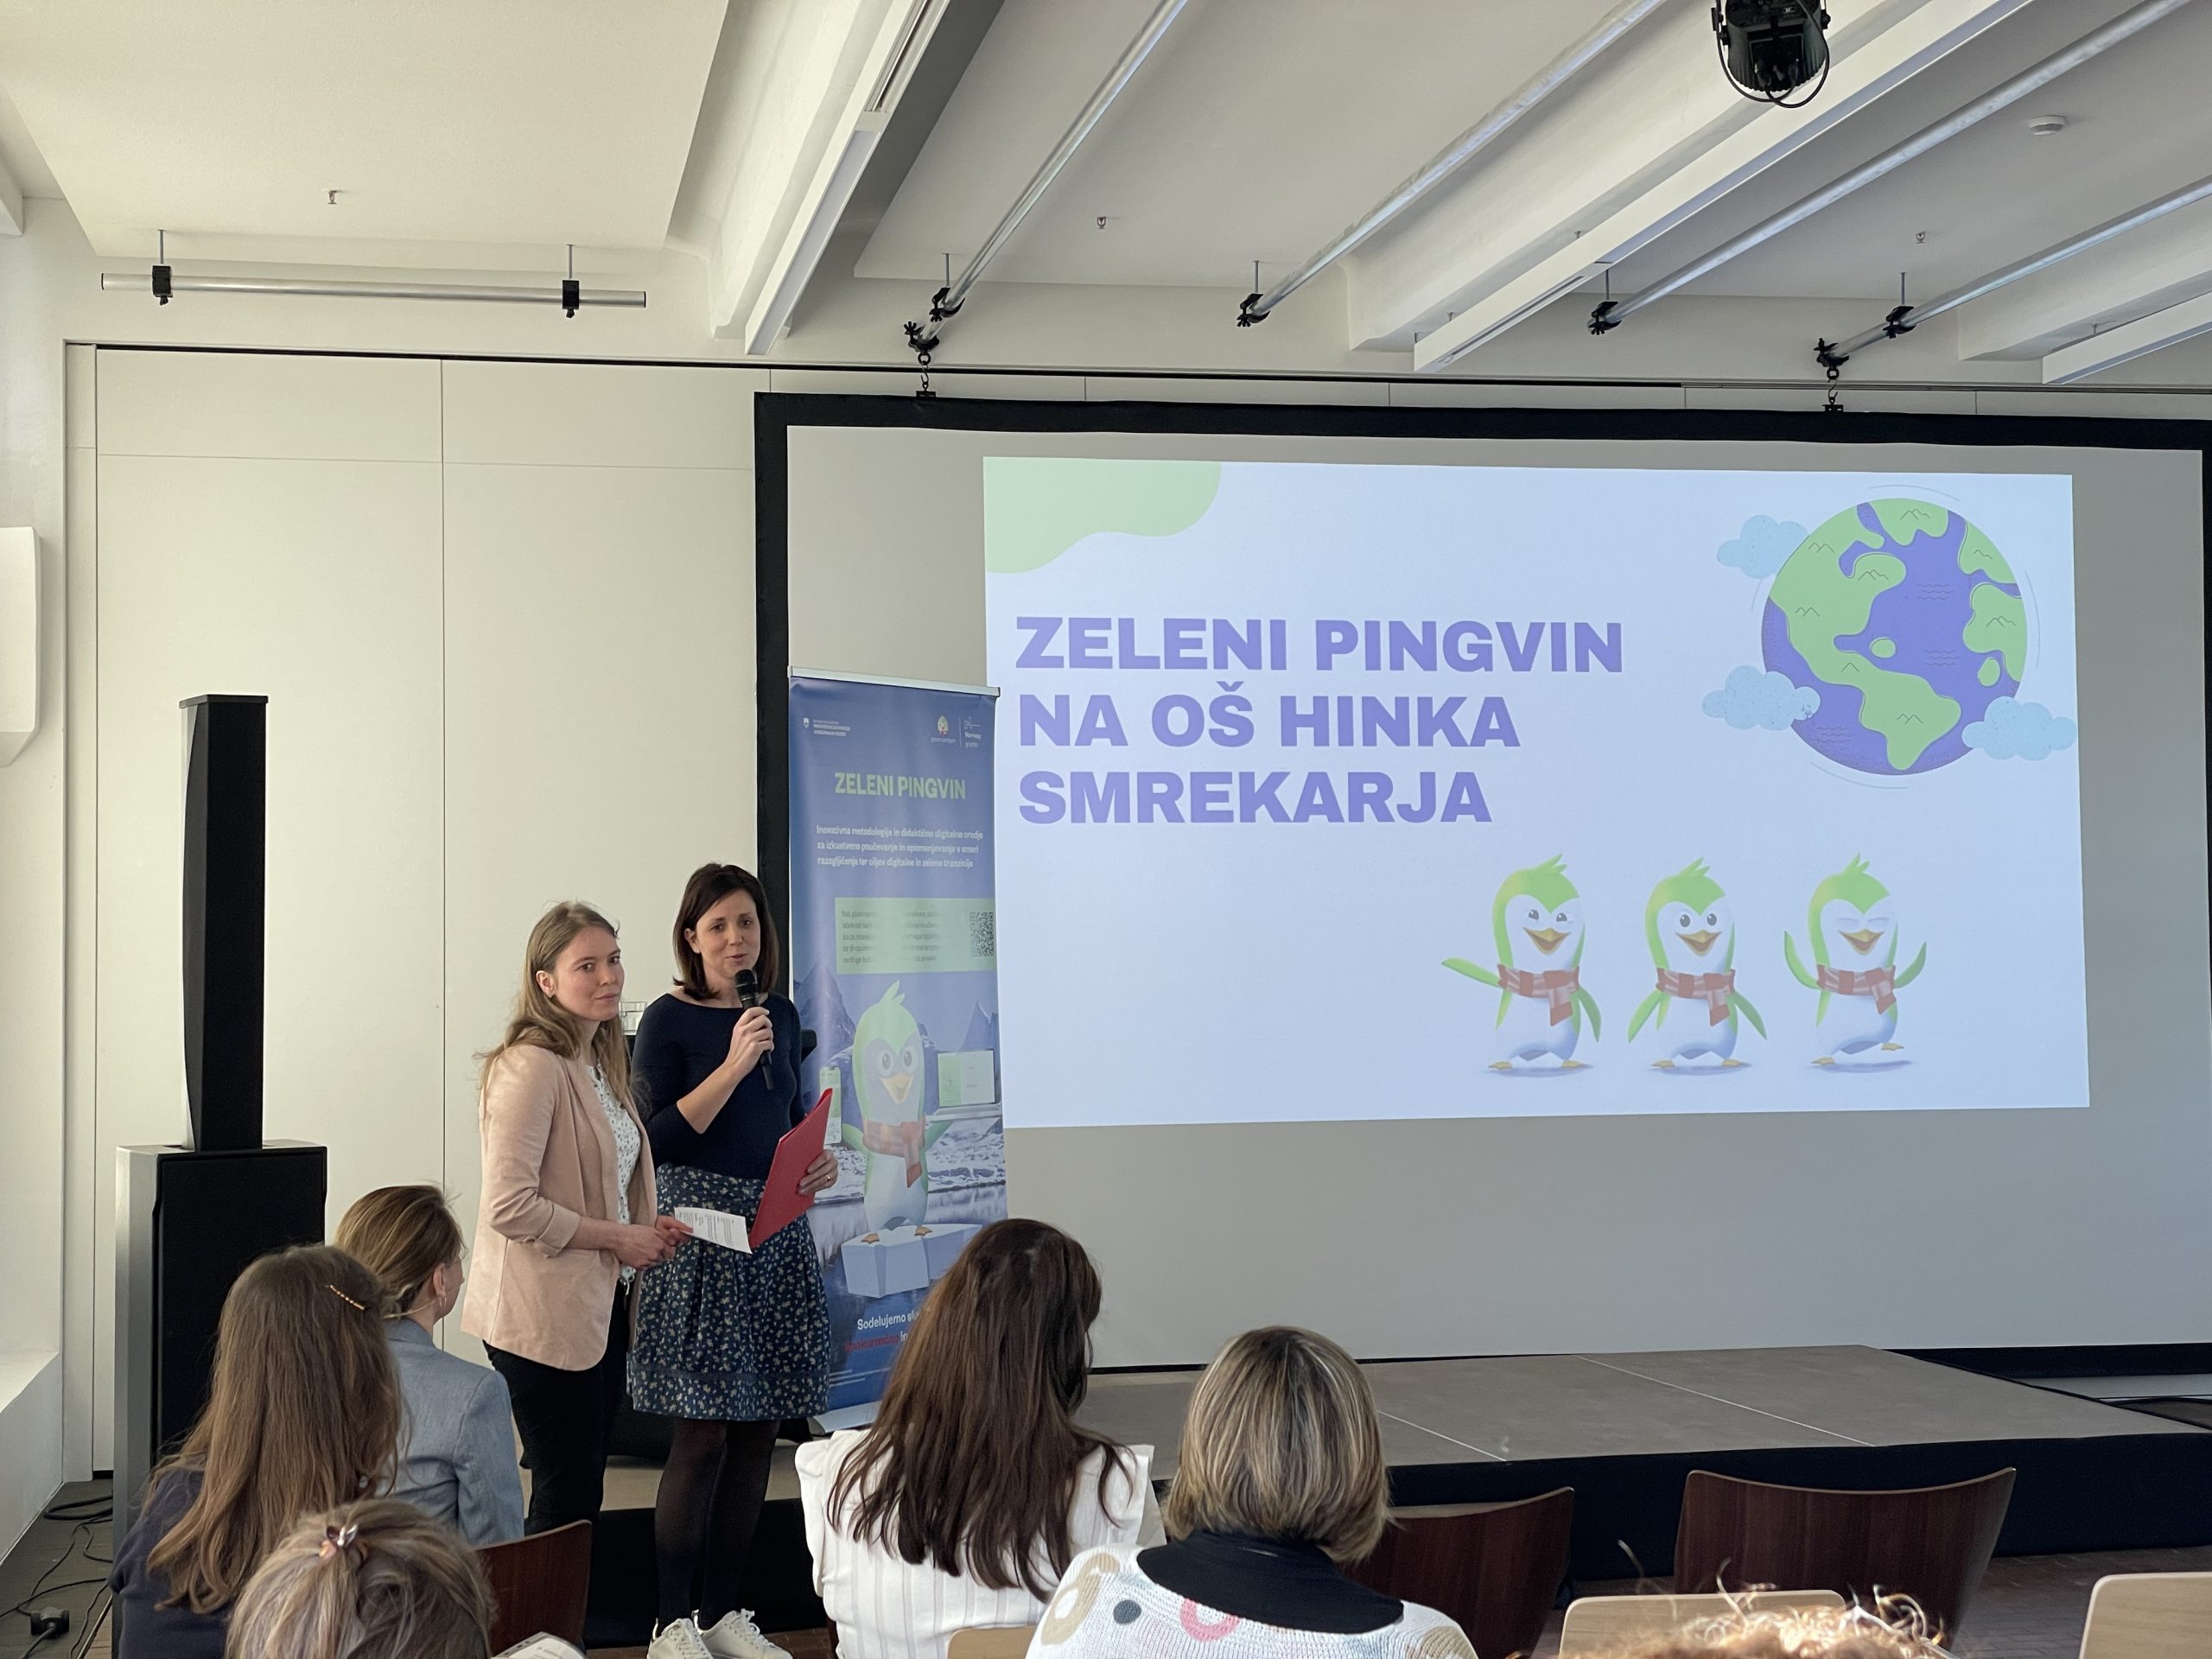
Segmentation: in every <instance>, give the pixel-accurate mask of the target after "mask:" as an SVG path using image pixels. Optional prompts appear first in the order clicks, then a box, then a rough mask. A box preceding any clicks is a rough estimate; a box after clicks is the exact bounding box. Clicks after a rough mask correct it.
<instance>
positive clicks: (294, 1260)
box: [109, 1244, 400, 1659]
mask: <svg viewBox="0 0 2212 1659" xmlns="http://www.w3.org/2000/svg"><path fill="white" fill-rule="evenodd" d="M378 1294H379V1293H378V1288H377V1281H376V1279H375V1277H374V1276H373V1275H372V1274H371V1273H370V1272H369V1270H368V1269H367V1268H365V1267H363V1266H362V1265H361V1264H360V1263H359V1262H356V1261H355V1260H353V1257H352V1256H350V1255H346V1254H344V1253H343V1252H342V1251H340V1250H335V1249H331V1248H330V1247H329V1246H328V1245H325V1244H315V1245H305V1246H302V1247H300V1248H298V1249H289V1250H280V1251H278V1252H277V1253H276V1254H275V1255H264V1256H263V1257H262V1258H261V1259H260V1260H259V1261H258V1262H254V1263H253V1264H252V1265H251V1266H250V1267H248V1268H246V1270H245V1272H244V1273H242V1274H239V1275H238V1282H237V1283H236V1284H234V1285H232V1287H231V1293H230V1294H229V1296H227V1297H226V1298H225V1300H224V1302H223V1316H222V1319H221V1320H220V1322H219V1324H218V1325H217V1326H216V1333H215V1363H214V1369H213V1375H212V1376H211V1377H210V1380H209V1386H208V1397H207V1408H206V1409H205V1410H203V1411H202V1412H201V1413H200V1421H198V1422H197V1423H195V1424H194V1426H193V1429H192V1433H191V1434H190V1435H189V1436H188V1437H187V1439H186V1440H185V1443H184V1448H183V1450H182V1451H181V1452H178V1454H177V1455H176V1456H175V1458H173V1459H169V1460H168V1462H166V1463H164V1464H163V1465H162V1466H161V1467H160V1468H158V1469H156V1471H154V1474H153V1478H151V1479H150V1480H149V1481H148V1483H147V1488H146V1499H145V1504H144V1507H143V1509H142V1510H140V1511H139V1515H138V1520H137V1525H135V1526H133V1527H132V1528H131V1529H130V1533H129V1534H128V1535H126V1536H125V1537H124V1541H123V1546H122V1548H120V1549H118V1550H117V1551H116V1555H115V1570H114V1572H113V1573H112V1574H111V1576H110V1580H109V1583H110V1586H111V1588H112V1589H113V1590H114V1592H115V1646H114V1652H115V1659H222V1652H223V1632H224V1629H225V1626H226V1624H228V1623H229V1621H230V1617H231V1609H232V1604H233V1603H234V1602H236V1600H237V1599H238V1592H240V1591H242V1590H244V1589H245V1584H246V1580H249V1579H251V1577H252V1576H253V1573H254V1569H255V1568H257V1567H259V1566H260V1565H261V1561H262V1558H263V1557H264V1556H265V1555H266V1554H268V1553H269V1552H270V1549H272V1548H274V1547H275V1546H276V1543H277V1540H279V1539H280V1538H282V1537H283V1536H284V1535H285V1534H286V1533H288V1532H289V1531H290V1530H291V1529H292V1528H293V1527H294V1526H296V1525H297V1524H298V1522H299V1520H300V1517H301V1516H304V1515H312V1514H317V1513H320V1512H321V1511H323V1510H330V1509H334V1508H335V1507H336V1506H337V1505H339V1504H340V1503H351V1502H353V1500H354V1499H356V1498H359V1497H365V1496H367V1495H369V1494H372V1493H374V1492H376V1491H379V1490H381V1489H382V1487H383V1486H384V1484H385V1482H386V1481H388V1480H389V1479H391V1471H392V1468H393V1465H394V1463H395V1460H396V1459H397V1453H398V1446H399V1413H400V1407H399V1381H398V1378H397V1376H396V1375H395V1374H394V1372H393V1370H392V1363H391V1347H390V1346H389V1344H386V1342H385V1335H384V1322H383V1320H381V1319H378V1317H377V1301H378Z"/></svg>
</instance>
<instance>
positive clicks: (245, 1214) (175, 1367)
mask: <svg viewBox="0 0 2212 1659" xmlns="http://www.w3.org/2000/svg"><path fill="white" fill-rule="evenodd" d="M327 1164H328V1154H327V1152H326V1150H325V1149H324V1148H323V1147H314V1146H308V1145H305V1144H303V1143H302V1142H300V1141H272V1142H271V1143H270V1144H269V1145H268V1146H265V1147H252V1148H251V1149H248V1150H244V1151H237V1152H205V1151H193V1150H188V1149H187V1148H185V1147H118V1149H117V1152H116V1185H117V1191H116V1205H115V1215H116V1233H117V1236H116V1252H115V1278H116V1285H115V1332H116V1352H115V1497H116V1510H117V1514H118V1517H119V1520H118V1526H117V1529H116V1536H117V1537H118V1538H120V1537H122V1535H123V1534H124V1531H125V1530H127V1529H128V1528H129V1526H130V1522H131V1521H133V1520H135V1519H136V1518H137V1514H138V1506H139V1504H140V1503H142V1502H143V1499H144V1497H145V1489H146V1476H147V1474H148V1472H149V1471H151V1470H152V1468H153V1466H154V1465H156V1463H158V1462H160V1461H161V1459H163V1458H164V1457H167V1456H168V1454H169V1453H170V1452H174V1451H175V1450H176V1448H177V1447H178V1446H180V1445H181V1444H182V1443H183V1440H184V1437H185V1435H186V1434H187V1433H188V1432H190V1430H191V1427H192V1425H193V1423H194V1421H195V1420H196V1419H197V1418H198V1417H199V1415H200V1408H201V1407H202V1406H204V1405H205V1404H207V1383H208V1373H209V1370H210V1368H211V1366H212V1365H213V1361H214V1357H215V1327H216V1325H217V1324H218V1323H219V1320H220V1319H221V1317H222V1312H223V1299H224V1297H226V1295H228V1294H230V1289H231V1286H232V1282H233V1281H236V1279H237V1278H238V1274H241V1273H243V1272H245V1268H246V1265H247V1263H249V1262H251V1261H252V1260H253V1259H254V1258H255V1257H256V1256H258V1255H266V1254H267V1253H268V1252H269V1251H270V1250H277V1249H283V1248H284V1247H285V1246H286V1245H288V1244H318V1243H321V1242H322V1216H323V1199H324V1194H325V1191H326V1189H327V1185H328V1167H327Z"/></svg>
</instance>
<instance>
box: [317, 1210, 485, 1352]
mask: <svg viewBox="0 0 2212 1659" xmlns="http://www.w3.org/2000/svg"><path fill="white" fill-rule="evenodd" d="M332 1242H333V1243H335V1244H336V1245H337V1246H338V1248H339V1249H341V1250H343V1251H345V1252H346V1255H350V1256H352V1257H353V1259H354V1260H355V1261H357V1262H359V1263H360V1264H361V1265H362V1266H363V1267H365V1268H367V1269H368V1270H369V1271H370V1272H371V1273H372V1274H376V1276H377V1283H378V1287H380V1288H381V1289H382V1290H383V1292H384V1294H383V1296H382V1298H381V1299H380V1300H381V1306H379V1307H378V1313H381V1314H382V1315H383V1316H384V1317H385V1319H404V1318H405V1317H406V1316H407V1315H408V1314H409V1313H413V1312H414V1311H415V1307H416V1304H417V1303H419V1302H420V1301H421V1300H423V1292H424V1290H426V1289H427V1288H428V1287H429V1283H430V1280H431V1278H432V1276H433V1275H435V1274H436V1272H437V1270H438V1269H439V1268H442V1267H445V1266H446V1265H448V1263H450V1262H458V1261H459V1260H460V1259H461V1249H462V1243H461V1224H460V1223H459V1222H457V1221H455V1220H454V1217H453V1211H451V1210H449V1209H448V1208H447V1207H446V1195H445V1194H444V1193H443V1192H440V1191H439V1190H438V1189H437V1188H436V1187H435V1186H380V1187H378V1189H377V1190H376V1191H375V1192H371V1193H367V1194H365V1196H363V1197H361V1198H357V1199H355V1200H354V1202H353V1208H352V1209H350V1210H348V1211H346V1218H345V1219H344V1220H343V1221H341V1222H340V1223H339V1224H338V1236H337V1237H336V1238H335V1239H334V1240H333V1241H332Z"/></svg>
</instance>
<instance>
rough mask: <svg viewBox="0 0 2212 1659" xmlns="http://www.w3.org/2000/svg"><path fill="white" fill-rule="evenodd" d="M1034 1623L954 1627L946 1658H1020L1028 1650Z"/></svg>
mask: <svg viewBox="0 0 2212 1659" xmlns="http://www.w3.org/2000/svg"><path fill="white" fill-rule="evenodd" d="M1036 1634H1037V1627H1036V1626H1035V1625H1034V1624H1004V1625H977V1626H976V1627H975V1628H974V1629H972V1630H955V1631H954V1632H953V1633H952V1641H951V1643H950V1644H949V1645H948V1646H947V1647H946V1649H945V1659H1022V1656H1023V1655H1024V1654H1026V1653H1027V1652H1028V1651H1029V1638H1030V1637H1033V1636H1034V1635H1036Z"/></svg>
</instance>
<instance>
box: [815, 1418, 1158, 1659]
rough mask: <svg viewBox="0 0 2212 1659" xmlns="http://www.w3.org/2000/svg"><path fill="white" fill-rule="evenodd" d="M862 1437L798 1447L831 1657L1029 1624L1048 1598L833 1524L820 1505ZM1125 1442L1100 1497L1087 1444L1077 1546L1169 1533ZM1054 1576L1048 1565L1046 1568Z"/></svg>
mask: <svg viewBox="0 0 2212 1659" xmlns="http://www.w3.org/2000/svg"><path fill="white" fill-rule="evenodd" d="M861 1438H862V1432H861V1431H860V1430H858V1429H842V1430H840V1431H839V1432H838V1433H835V1434H832V1435H831V1436H830V1437H829V1439H828V1440H812V1441H810V1442H809V1443H808V1444H806V1445H804V1446H801V1447H799V1449H798V1457H797V1459H796V1462H797V1465H798V1496H799V1503H800V1506H801V1507H802V1508H803V1509H804V1511H805V1515H806V1547H807V1548H808V1550H809V1551H810V1552H811V1553H812V1554H813V1556H814V1589H815V1593H816V1594H817V1595H819V1596H820V1597H821V1598H822V1605H823V1608H824V1609H825V1610H826V1611H828V1613H829V1617H830V1618H832V1619H834V1620H836V1624H837V1659H945V1649H946V1645H947V1643H950V1641H951V1639H952V1634H953V1632H954V1631H956V1630H969V1629H972V1628H976V1627H978V1626H991V1625H1018V1624H1035V1623H1036V1622H1037V1621H1038V1620H1039V1618H1042V1617H1043V1616H1044V1612H1045V1604H1044V1603H1043V1602H1041V1601H1039V1600H1038V1599H1037V1598H1036V1597H1034V1596H1033V1595H1031V1594H1030V1593H1029V1592H1027V1590H1024V1589H1022V1588H1021V1587H1020V1586H1015V1587H1014V1588H1013V1589H1011V1590H987V1589H985V1588H984V1587H983V1586H981V1585H979V1584H977V1583H976V1581H975V1580H973V1579H971V1578H969V1577H968V1576H967V1575H966V1574H965V1573H963V1574H962V1575H961V1576H960V1577H958V1578H954V1577H952V1576H951V1575H950V1574H948V1573H940V1572H938V1570H937V1568H936V1567H933V1566H931V1564H930V1563H929V1562H927V1561H923V1562H920V1563H918V1564H916V1563H913V1562H909V1561H905V1560H900V1559H899V1554H898V1552H897V1551H896V1550H893V1549H887V1548H885V1547H884V1546H883V1545H881V1544H880V1543H877V1542H875V1541H873V1540H870V1541H868V1542H866V1543H862V1542H859V1541H855V1540H854V1539H852V1538H850V1537H848V1536H847V1535H844V1534H843V1533H842V1532H840V1531H837V1530H836V1529H834V1528H832V1527H831V1526H830V1524H829V1518H828V1516H827V1515H826V1513H825V1510H826V1508H827V1505H828V1503H829V1488H830V1485H831V1484H832V1483H833V1482H834V1481H835V1480H836V1478H837V1471H838V1470H839V1469H840V1468H842V1467H843V1465H844V1461H845V1459H846V1458H847V1457H849V1455H850V1454H851V1453H852V1452H853V1450H854V1448H855V1447H856V1446H859V1445H860V1443H861ZM1127 1451H1128V1455H1127V1457H1126V1459H1124V1470H1123V1471H1116V1472H1115V1473H1113V1474H1110V1475H1109V1476H1108V1478H1107V1481H1106V1494H1105V1496H1106V1502H1105V1503H1103V1504H1101V1503H1100V1502H1099V1491H1098V1476H1099V1471H1100V1464H1101V1461H1102V1460H1103V1459H1104V1458H1105V1457H1106V1455H1107V1454H1106V1453H1105V1452H1092V1453H1091V1454H1090V1457H1088V1458H1086V1459H1084V1461H1083V1465H1082V1467H1081V1468H1080V1469H1079V1470H1078V1471H1077V1475H1076V1479H1075V1507H1074V1509H1073V1510H1072V1511H1071V1513H1070V1515H1069V1516H1068V1521H1069V1528H1068V1538H1069V1542H1070V1544H1071V1546H1072V1547H1073V1548H1074V1549H1075V1551H1076V1552H1077V1554H1081V1553H1082V1552H1083V1551H1084V1550H1087V1549H1091V1548H1096V1547H1097V1546H1099V1545H1102V1544H1128V1545H1131V1546H1133V1547H1149V1546H1151V1545H1153V1544H1157V1543H1161V1542H1164V1541H1165V1535H1163V1533H1162V1532H1161V1530H1160V1508H1159V1505H1158V1504H1157V1503H1155V1502H1154V1499H1153V1493H1152V1448H1151V1447H1150V1446H1130V1447H1128V1448H1127ZM1129 1469H1134V1471H1135V1479H1134V1480H1132V1479H1131V1478H1130V1476H1129V1474H1128V1472H1127V1471H1128V1470H1129ZM1051 1577H1052V1570H1051V1568H1050V1567H1047V1568H1046V1578H1047V1579H1048V1580H1049V1579H1050V1578H1051Z"/></svg>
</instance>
